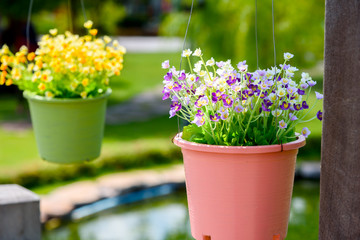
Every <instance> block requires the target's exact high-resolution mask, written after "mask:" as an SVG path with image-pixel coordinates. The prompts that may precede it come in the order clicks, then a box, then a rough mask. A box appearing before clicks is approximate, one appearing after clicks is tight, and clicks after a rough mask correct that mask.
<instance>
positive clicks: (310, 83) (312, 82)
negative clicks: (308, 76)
mask: <svg viewBox="0 0 360 240" xmlns="http://www.w3.org/2000/svg"><path fill="white" fill-rule="evenodd" d="M307 84H309V86H310V87H313V86H315V85H316V82H315V81H313V80H310V81H308V82H307Z"/></svg>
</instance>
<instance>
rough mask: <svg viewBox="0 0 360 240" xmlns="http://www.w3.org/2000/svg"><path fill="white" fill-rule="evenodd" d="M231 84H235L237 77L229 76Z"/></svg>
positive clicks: (228, 81)
mask: <svg viewBox="0 0 360 240" xmlns="http://www.w3.org/2000/svg"><path fill="white" fill-rule="evenodd" d="M226 82H227V84H228V85H229V86H231V85H233V84H234V83H235V82H236V78H232V77H231V76H230V77H229V80H227V81H226Z"/></svg>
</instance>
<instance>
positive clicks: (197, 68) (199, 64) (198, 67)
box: [194, 61, 202, 73]
mask: <svg viewBox="0 0 360 240" xmlns="http://www.w3.org/2000/svg"><path fill="white" fill-rule="evenodd" d="M201 66H202V61H198V62H197V63H195V68H194V72H196V73H198V72H200V71H201Z"/></svg>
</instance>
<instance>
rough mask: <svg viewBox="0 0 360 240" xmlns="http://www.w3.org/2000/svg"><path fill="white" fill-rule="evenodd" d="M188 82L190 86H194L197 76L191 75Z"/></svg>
mask: <svg viewBox="0 0 360 240" xmlns="http://www.w3.org/2000/svg"><path fill="white" fill-rule="evenodd" d="M186 80H187V82H188V83H189V84H190V85H193V84H194V83H195V81H196V76H195V75H194V74H190V75H188V77H187V79H186Z"/></svg>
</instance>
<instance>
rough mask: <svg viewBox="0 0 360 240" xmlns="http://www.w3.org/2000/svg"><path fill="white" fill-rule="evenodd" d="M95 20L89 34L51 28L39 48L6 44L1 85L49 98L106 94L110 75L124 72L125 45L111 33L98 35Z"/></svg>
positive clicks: (88, 25) (0, 56)
mask: <svg viewBox="0 0 360 240" xmlns="http://www.w3.org/2000/svg"><path fill="white" fill-rule="evenodd" d="M92 25H93V23H92V21H87V22H86V23H85V24H84V27H85V28H86V29H87V30H88V34H87V35H85V36H82V37H80V36H78V35H74V34H72V33H70V32H68V31H67V32H65V34H58V31H57V29H51V30H50V31H49V32H50V34H46V35H44V36H43V37H42V38H41V41H40V42H39V43H38V44H39V48H38V49H37V50H36V51H35V52H28V49H27V47H25V46H23V47H21V49H20V50H19V51H18V52H17V53H15V54H13V53H11V51H10V50H9V48H8V47H7V46H6V45H4V46H3V47H2V48H1V50H0V60H1V66H0V69H1V73H0V85H3V84H5V85H11V84H15V85H18V87H19V88H20V89H22V90H28V91H30V92H33V93H35V94H37V95H40V96H46V97H48V98H53V97H56V98H80V97H81V98H87V97H95V96H98V95H101V94H103V93H104V92H105V91H106V90H107V89H108V88H109V78H110V77H112V76H113V75H120V71H121V70H122V68H123V55H124V54H125V52H126V50H125V48H124V47H123V46H120V45H119V43H118V42H117V41H116V40H114V41H112V39H111V38H110V37H108V36H105V37H103V38H97V37H96V35H97V32H98V31H97V29H95V28H92Z"/></svg>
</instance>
